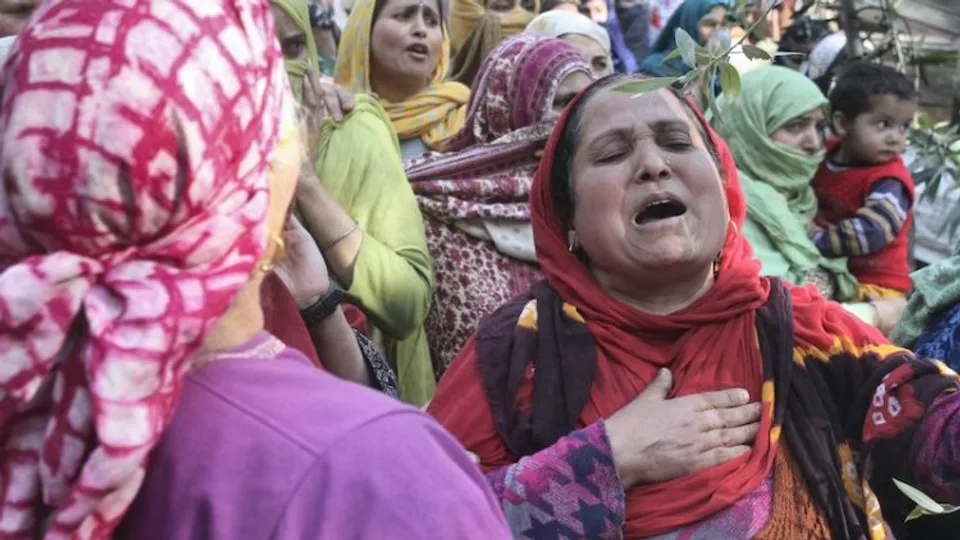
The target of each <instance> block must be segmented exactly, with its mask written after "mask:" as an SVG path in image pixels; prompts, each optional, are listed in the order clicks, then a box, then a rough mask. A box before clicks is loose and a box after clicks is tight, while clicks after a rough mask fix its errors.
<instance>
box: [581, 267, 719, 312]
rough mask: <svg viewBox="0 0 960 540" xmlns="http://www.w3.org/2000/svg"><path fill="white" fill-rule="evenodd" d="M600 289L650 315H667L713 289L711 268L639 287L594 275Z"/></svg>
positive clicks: (601, 274)
mask: <svg viewBox="0 0 960 540" xmlns="http://www.w3.org/2000/svg"><path fill="white" fill-rule="evenodd" d="M595 275H596V276H597V281H599V283H600V286H602V287H603V288H604V289H606V291H607V292H609V293H610V294H611V295H613V296H614V297H615V298H616V299H617V300H620V301H621V302H623V303H624V304H627V305H628V306H631V307H633V308H635V309H637V310H639V311H642V312H644V313H648V314H650V315H670V314H671V313H676V312H678V311H680V310H682V309H683V308H685V307H687V306H689V305H691V304H693V303H694V302H696V301H697V299H698V298H700V297H701V296H703V295H704V294H706V292H707V291H708V290H710V287H712V286H713V269H712V267H711V268H708V269H707V271H706V272H705V273H700V272H698V273H696V274H695V275H693V276H690V277H688V278H686V279H679V280H678V279H671V280H670V281H669V282H660V281H645V283H643V285H642V286H637V285H635V284H626V283H618V282H616V281H614V280H611V279H609V276H606V275H604V274H603V273H601V272H595Z"/></svg>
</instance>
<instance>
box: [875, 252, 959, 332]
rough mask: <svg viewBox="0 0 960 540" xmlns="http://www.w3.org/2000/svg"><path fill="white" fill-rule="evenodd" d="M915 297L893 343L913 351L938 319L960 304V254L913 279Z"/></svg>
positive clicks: (924, 269)
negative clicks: (959, 302) (910, 348)
mask: <svg viewBox="0 0 960 540" xmlns="http://www.w3.org/2000/svg"><path fill="white" fill-rule="evenodd" d="M910 279H911V281H913V294H911V295H910V300H908V301H907V307H906V309H904V311H903V317H902V318H901V319H900V323H899V324H897V327H896V328H895V329H894V331H893V334H891V335H890V339H891V340H892V341H893V342H894V343H896V344H897V345H901V346H903V347H908V348H909V347H913V346H914V345H916V343H917V339H919V338H920V335H921V334H923V333H924V332H925V331H926V330H928V329H929V327H930V325H931V324H933V323H934V322H935V321H936V319H937V317H939V316H940V315H941V314H943V312H944V311H946V310H948V309H950V308H952V307H953V306H954V305H955V304H956V303H957V302H958V301H960V253H957V254H954V255H953V256H952V257H950V258H949V259H944V260H942V261H939V262H936V263H934V264H931V265H930V266H928V267H926V268H922V269H920V270H917V271H916V272H914V273H913V274H911V275H910Z"/></svg>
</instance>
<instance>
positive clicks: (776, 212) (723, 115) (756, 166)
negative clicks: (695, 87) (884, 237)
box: [713, 66, 858, 301]
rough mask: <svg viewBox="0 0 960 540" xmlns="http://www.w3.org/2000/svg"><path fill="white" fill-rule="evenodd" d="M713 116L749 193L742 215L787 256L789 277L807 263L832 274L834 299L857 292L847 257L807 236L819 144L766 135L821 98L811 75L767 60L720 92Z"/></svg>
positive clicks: (822, 103) (798, 276)
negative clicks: (733, 89)
mask: <svg viewBox="0 0 960 540" xmlns="http://www.w3.org/2000/svg"><path fill="white" fill-rule="evenodd" d="M717 105H718V109H719V113H720V118H719V120H718V119H716V118H714V119H713V124H714V127H715V128H716V129H717V131H718V132H719V133H720V135H721V136H723V138H724V139H725V140H726V141H727V143H728V144H729V145H730V150H731V152H732V153H733V158H734V160H736V162H737V169H738V171H739V172H740V182H741V183H742V184H743V191H744V193H745V194H746V197H747V218H748V219H749V220H751V221H753V222H754V223H755V224H756V225H758V226H759V227H760V228H761V229H762V230H763V231H764V233H766V235H767V236H768V237H769V238H770V240H771V241H772V243H773V245H775V246H776V247H777V248H778V250H779V251H780V253H781V255H783V256H784V257H785V258H786V259H787V261H788V262H789V263H790V267H791V272H790V274H791V275H790V276H785V277H787V278H788V279H791V280H792V281H794V282H795V283H796V282H800V283H798V284H801V285H802V284H804V283H802V282H803V281H804V279H805V278H804V276H807V275H809V272H810V271H811V270H814V269H816V268H821V269H823V270H826V271H828V272H829V273H830V274H831V275H832V276H833V278H834V279H833V281H835V282H836V285H837V292H836V294H835V299H836V300H840V301H844V300H850V299H853V298H855V297H856V296H857V291H858V287H857V281H856V278H854V277H853V275H852V274H851V273H850V272H849V271H848V270H847V261H846V259H827V258H824V257H823V256H822V255H820V252H819V250H817V248H816V246H814V245H813V243H812V242H811V241H810V239H809V237H808V236H807V225H808V224H809V223H810V222H811V220H812V219H813V217H814V215H815V214H816V212H817V198H816V195H815V194H814V191H813V187H812V186H811V184H810V182H811V180H812V178H813V175H814V173H815V172H816V170H817V166H818V165H819V164H820V161H821V160H822V159H823V151H822V150H821V151H820V152H819V153H817V154H814V155H809V154H806V153H804V152H801V151H799V150H797V149H794V148H791V147H789V146H786V145H784V144H781V143H778V142H776V141H774V140H773V139H771V138H770V136H771V135H772V134H773V133H774V132H776V131H777V130H778V129H780V128H781V127H783V126H784V125H786V124H787V123H788V122H789V121H790V120H793V119H794V118H796V117H798V116H800V115H803V114H806V113H808V112H810V111H812V110H814V109H816V108H818V107H826V105H827V99H826V98H825V97H824V96H823V94H822V93H821V92H820V89H819V88H817V85H816V84H814V83H813V82H812V81H810V80H809V79H807V78H806V77H804V76H803V75H801V74H799V73H798V72H796V71H793V70H791V69H788V68H784V67H779V66H766V67H762V68H758V69H755V70H753V71H750V72H749V73H747V74H745V75H743V77H742V78H741V90H740V94H739V95H737V96H735V97H730V96H724V95H722V96H720V98H719V100H718V103H717Z"/></svg>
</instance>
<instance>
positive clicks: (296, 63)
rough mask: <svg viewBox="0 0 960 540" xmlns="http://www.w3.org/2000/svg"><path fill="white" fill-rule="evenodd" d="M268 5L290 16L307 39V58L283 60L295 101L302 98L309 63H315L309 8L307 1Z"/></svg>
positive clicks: (285, 0) (277, 0)
mask: <svg viewBox="0 0 960 540" xmlns="http://www.w3.org/2000/svg"><path fill="white" fill-rule="evenodd" d="M270 3H271V4H273V5H275V6H277V7H278V8H280V9H282V10H283V12H284V13H286V14H287V15H289V16H290V18H291V19H292V20H293V22H294V24H296V25H297V28H299V29H300V30H303V33H304V34H306V37H307V56H306V58H304V59H302V60H284V62H283V63H284V67H285V68H286V69H287V77H288V78H289V79H290V88H292V89H293V95H294V96H296V98H297V101H299V100H300V99H301V98H303V79H304V77H306V76H307V72H308V71H309V70H310V62H316V61H317V44H316V43H315V42H314V41H313V31H312V29H311V28H310V8H309V6H308V5H307V0H270Z"/></svg>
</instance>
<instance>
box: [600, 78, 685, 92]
mask: <svg viewBox="0 0 960 540" xmlns="http://www.w3.org/2000/svg"><path fill="white" fill-rule="evenodd" d="M676 80H677V79H675V78H674V77H650V78H649V79H638V80H631V81H627V82H625V83H623V84H621V85H619V86H616V87H614V90H616V91H617V92H625V93H627V94H646V93H647V92H654V91H656V90H660V89H661V88H666V87H668V86H670V85H671V84H673V83H674V82H675V81H676Z"/></svg>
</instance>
